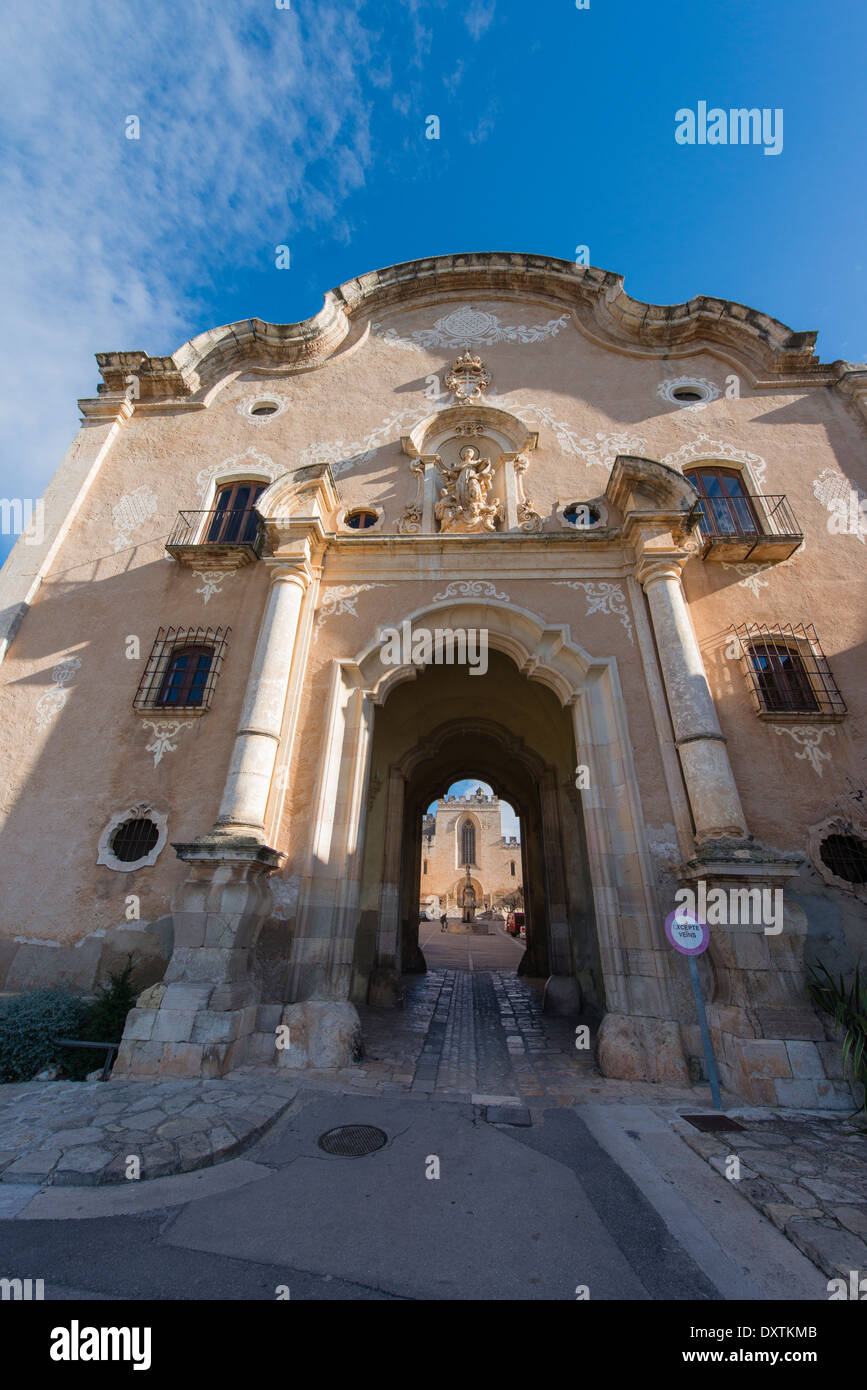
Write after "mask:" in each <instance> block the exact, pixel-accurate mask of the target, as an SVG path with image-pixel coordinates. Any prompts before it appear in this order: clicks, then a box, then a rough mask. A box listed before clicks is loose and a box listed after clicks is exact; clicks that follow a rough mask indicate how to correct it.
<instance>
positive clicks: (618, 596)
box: [554, 579, 635, 646]
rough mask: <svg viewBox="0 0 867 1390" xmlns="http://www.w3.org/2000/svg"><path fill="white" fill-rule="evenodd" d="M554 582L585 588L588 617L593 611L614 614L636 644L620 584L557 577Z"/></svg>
mask: <svg viewBox="0 0 867 1390" xmlns="http://www.w3.org/2000/svg"><path fill="white" fill-rule="evenodd" d="M554 582H555V584H557V585H558V586H563V587H565V588H567V589H583V590H584V592H585V595H586V597H587V617H588V618H589V617H591V615H592V614H593V613H612V614H614V615H615V616H616V617H618V618H619V619H620V622H621V624H622V626H623V627H624V628H625V629H626V635H627V637H628V638H629V640H630V642H631V643H632V645H633V646H634V645H635V637H634V636H633V632H632V619H631V618H630V616H629V609H628V608H627V607H626V595H625V594H624V592H623V589H622V588H621V586H620V585H619V584H611V583H609V582H608V581H607V580H601V581H600V582H599V583H598V584H593V583H590V582H589V581H587V580H584V579H556V580H555V581H554Z"/></svg>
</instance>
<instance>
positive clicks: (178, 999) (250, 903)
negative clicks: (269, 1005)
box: [112, 835, 284, 1079]
mask: <svg viewBox="0 0 867 1390" xmlns="http://www.w3.org/2000/svg"><path fill="white" fill-rule="evenodd" d="M175 849H176V850H177V852H178V855H179V857H180V858H182V859H186V860H188V861H190V862H191V864H192V870H191V872H190V876H189V878H187V879H186V881H185V882H184V883H182V884H181V886H180V888H179V890H178V892H177V894H176V897H175V900H174V902H173V904H172V920H173V923H174V929H175V949H174V952H173V954H172V958H171V960H170V961H169V964H168V968H167V970H166V974H165V979H164V980H163V981H162V982H161V983H160V984H157V985H152V986H151V988H150V989H148V990H145V991H144V992H143V994H141V995H139V998H138V1000H137V1001H136V1007H135V1008H134V1009H133V1010H132V1011H131V1012H130V1013H129V1014H128V1015H127V1019H126V1024H125V1026H124V1034H123V1041H122V1042H121V1045H120V1049H119V1051H118V1056H117V1061H116V1062H115V1065H114V1068H113V1071H112V1078H113V1079H114V1078H116V1077H121V1076H192V1077H219V1076H225V1075H226V1073H227V1072H229V1071H232V1070H233V1069H234V1068H235V1067H239V1066H243V1065H244V1064H245V1063H246V1062H247V1060H248V1057H249V1055H250V1049H251V1044H252V1040H253V1036H254V1034H255V1032H256V1027H257V1022H256V1020H257V1014H258V1006H259V1000H260V987H259V985H258V983H257V981H256V979H255V978H254V976H253V973H252V963H253V955H254V951H255V946H256V941H257V938H258V935H259V932H260V930H261V927H262V923H263V922H264V921H265V920H266V918H267V917H268V916H269V915H270V913H271V910H272V908H273V900H272V897H271V890H270V887H269V885H268V879H269V876H270V874H271V873H272V872H273V871H274V869H275V868H277V867H278V866H279V864H280V862H281V860H282V859H283V857H284V856H283V855H282V854H280V853H279V852H278V851H277V850H274V849H271V848H270V847H269V846H267V845H260V844H258V843H256V842H253V843H250V842H247V841H242V840H240V839H238V838H223V837H220V836H213V835H207V836H202V837H200V839H199V840H197V841H195V842H194V843H193V844H190V845H186V844H185V845H175Z"/></svg>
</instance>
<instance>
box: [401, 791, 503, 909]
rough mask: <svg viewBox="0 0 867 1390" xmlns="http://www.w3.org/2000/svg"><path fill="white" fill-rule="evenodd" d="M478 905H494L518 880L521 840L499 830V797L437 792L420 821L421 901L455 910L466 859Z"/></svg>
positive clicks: (500, 824) (472, 793) (461, 887)
mask: <svg viewBox="0 0 867 1390" xmlns="http://www.w3.org/2000/svg"><path fill="white" fill-rule="evenodd" d="M465 852H468V853H469V854H470V866H471V873H470V882H471V883H472V886H473V889H474V892H475V901H476V905H477V908H478V909H479V910H481V909H483V908H491V907H498V906H500V904H501V903H502V901H503V899H504V898H506V897H510V896H511V895H512V894H514V893H516V892H517V890H518V889H519V888H520V886H521V881H522V873H521V845H520V842H519V840H518V838H517V836H506V835H504V834H503V826H502V813H501V809H500V801H499V797H496V796H487V795H485V793H484V792H481V791H479V792H468V793H467V794H466V796H462V797H461V796H448V797H440V798H439V799H438V801H437V803H436V810H435V811H434V812H432V813H431V814H430V815H426V816H425V818H424V824H423V826H422V865H421V901H422V903H426V902H428V900H429V899H436V902H435V904H433V907H434V911H435V913H439V912H440V911H443V910H446V911H449V912H451V913H456V912H458V910H459V909H460V907H461V904H462V901H463V897H462V895H463V889H464V884H465V883H466V879H467V874H466V866H467V860H466V859H465V858H464V857H463V856H464V853H465Z"/></svg>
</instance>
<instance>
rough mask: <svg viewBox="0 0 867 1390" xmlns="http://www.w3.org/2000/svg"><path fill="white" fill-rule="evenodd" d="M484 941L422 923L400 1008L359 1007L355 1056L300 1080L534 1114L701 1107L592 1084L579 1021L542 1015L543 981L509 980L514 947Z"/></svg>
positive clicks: (516, 957)
mask: <svg viewBox="0 0 867 1390" xmlns="http://www.w3.org/2000/svg"><path fill="white" fill-rule="evenodd" d="M492 927H493V930H492V933H491V935H490V936H476V935H466V936H464V935H454V934H452V933H448V932H441V931H440V927H439V923H438V922H437V923H427V922H422V924H421V930H420V932H419V944H420V946H421V948H422V951H423V952H424V956H425V959H426V961H427V964H428V971H427V974H426V975H408V976H405V977H404V983H405V986H406V1002H405V1005H404V1007H403V1008H401V1009H380V1008H372V1007H370V1006H366V1005H361V1006H360V1007H359V1010H358V1011H359V1014H360V1015H361V1023H362V1028H363V1031H364V1042H365V1056H364V1059H363V1061H362V1063H361V1065H360V1066H357V1067H346V1068H343V1069H342V1070H340V1071H339V1072H332V1071H320V1070H308V1071H305V1073H304V1076H305V1078H307V1079H308V1080H310V1081H314V1082H317V1083H323V1084H325V1085H336V1086H340V1087H343V1088H345V1089H347V1090H350V1091H351V1092H352V1093H353V1094H355V1093H362V1094H365V1093H366V1094H376V1095H381V1094H382V1093H383V1092H389V1091H391V1092H395V1093H397V1092H403V1093H406V1094H409V1095H411V1096H414V1097H417V1098H419V1099H425V1098H427V1099H430V1100H433V1101H436V1100H440V1099H442V1100H449V1101H461V1100H463V1101H474V1102H476V1103H479V1102H480V1100H481V1101H482V1102H484V1101H485V1100H486V1099H489V1100H490V1103H491V1104H497V1103H499V1102H504V1101H509V1102H511V1103H512V1104H513V1105H514V1104H518V1105H520V1104H523V1105H524V1106H525V1107H526V1108H528V1109H533V1108H534V1107H535V1108H536V1109H538V1110H539V1111H541V1110H542V1109H544V1108H546V1107H550V1106H552V1105H573V1104H578V1103H581V1101H582V1100H583V1101H585V1102H588V1103H589V1102H599V1101H600V1100H611V1101H615V1100H624V1099H643V1100H650V1101H664V1100H675V1101H676V1100H683V1101H684V1102H688V1103H689V1104H691V1105H692V1106H693V1107H701V1105H702V1104H703V1103H705V1102H706V1101H709V1098H710V1093H709V1091H708V1090H707V1088H706V1087H698V1088H694V1089H692V1090H689V1089H683V1088H679V1087H675V1086H658V1085H653V1084H651V1083H649V1082H647V1083H644V1082H627V1081H611V1080H606V1079H605V1078H603V1077H602V1075H601V1073H600V1072H599V1070H598V1068H597V1067H596V1066H595V1063H594V1060H593V1046H592V1037H591V1045H590V1047H589V1048H587V1049H583V1050H581V1051H579V1050H578V1049H577V1048H576V1046H575V1042H576V1035H575V1028H576V1024H577V1023H578V1022H579V1020H576V1019H571V1020H570V1019H564V1018H557V1017H554V1016H552V1015H550V1014H546V1013H543V1012H542V990H543V984H544V982H543V981H542V980H533V979H529V978H527V977H525V976H518V975H516V974H515V970H516V968H517V966H518V964H519V962H520V960H521V957H522V955H523V953H524V946H523V943H521V942H516V941H514V940H513V939H512V937H510V936H509V935H508V934H507V933H506V932H505V931H504V930H503V929H502V927H500V926H498V925H494V924H492Z"/></svg>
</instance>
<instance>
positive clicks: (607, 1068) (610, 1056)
mask: <svg viewBox="0 0 867 1390" xmlns="http://www.w3.org/2000/svg"><path fill="white" fill-rule="evenodd" d="M597 1049H598V1051H597V1056H598V1061H599V1069H600V1071H601V1072H602V1074H603V1076H611V1077H615V1078H617V1080H619V1081H666V1082H670V1083H673V1084H675V1085H679V1086H688V1085H689V1084H690V1077H689V1068H688V1067H687V1064H686V1058H685V1057H684V1055H683V1045H682V1042H681V1037H680V1027H679V1025H678V1024H677V1023H674V1022H672V1021H671V1020H669V1019H664V1018H642V1017H641V1016H639V1015H636V1014H632V1015H627V1014H606V1015H605V1017H604V1018H603V1020H602V1023H601V1025H600V1028H599V1035H598V1038H597Z"/></svg>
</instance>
